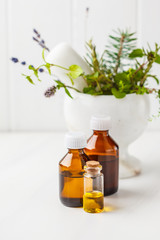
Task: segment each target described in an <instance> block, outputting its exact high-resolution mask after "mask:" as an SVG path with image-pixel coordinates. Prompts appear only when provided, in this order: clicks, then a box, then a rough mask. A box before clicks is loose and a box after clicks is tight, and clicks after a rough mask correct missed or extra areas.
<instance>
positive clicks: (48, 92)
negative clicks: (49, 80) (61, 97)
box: [44, 86, 57, 98]
mask: <svg viewBox="0 0 160 240" xmlns="http://www.w3.org/2000/svg"><path fill="white" fill-rule="evenodd" d="M56 89H57V88H56V87H55V86H52V87H50V88H48V89H47V90H46V91H45V93H44V95H45V97H48V98H49V97H51V96H54V94H55V93H56Z"/></svg>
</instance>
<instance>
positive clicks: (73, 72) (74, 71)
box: [68, 65, 83, 79]
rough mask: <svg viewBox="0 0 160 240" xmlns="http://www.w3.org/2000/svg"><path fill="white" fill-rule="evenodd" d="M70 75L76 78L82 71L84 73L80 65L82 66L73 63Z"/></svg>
mask: <svg viewBox="0 0 160 240" xmlns="http://www.w3.org/2000/svg"><path fill="white" fill-rule="evenodd" d="M69 70H70V71H69V73H68V74H69V75H70V77H71V78H72V79H76V78H78V77H79V76H80V75H81V74H82V73H83V70H82V68H81V67H80V66H78V65H71V66H70V67H69Z"/></svg>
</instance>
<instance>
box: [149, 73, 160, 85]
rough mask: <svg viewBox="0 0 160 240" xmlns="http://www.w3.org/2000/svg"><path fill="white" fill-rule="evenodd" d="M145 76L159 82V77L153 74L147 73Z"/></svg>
mask: <svg viewBox="0 0 160 240" xmlns="http://www.w3.org/2000/svg"><path fill="white" fill-rule="evenodd" d="M147 77H151V78H153V79H155V80H156V82H157V84H159V79H158V78H157V77H156V76H155V75H151V74H148V75H147Z"/></svg>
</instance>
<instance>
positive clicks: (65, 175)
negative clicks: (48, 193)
mask: <svg viewBox="0 0 160 240" xmlns="http://www.w3.org/2000/svg"><path fill="white" fill-rule="evenodd" d="M86 145H87V141H86V138H85V136H84V135H83V134H82V133H68V134H67V135H66V146H67V148H68V153H67V154H66V155H65V156H64V157H63V159H62V160H61V161H60V163H59V179H60V200H61V202H62V203H63V204H64V205H65V206H67V207H81V206H83V193H84V179H83V174H84V166H85V162H86V161H88V157H87V156H86V154H85V153H84V150H83V149H84V147H86Z"/></svg>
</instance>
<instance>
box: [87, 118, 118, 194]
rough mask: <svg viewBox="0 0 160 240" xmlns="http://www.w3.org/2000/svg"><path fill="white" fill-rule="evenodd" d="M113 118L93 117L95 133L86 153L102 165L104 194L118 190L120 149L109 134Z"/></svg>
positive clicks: (92, 124)
mask: <svg viewBox="0 0 160 240" xmlns="http://www.w3.org/2000/svg"><path fill="white" fill-rule="evenodd" d="M110 125H111V120H110V118H109V117H92V119H91V129H93V135H92V136H91V137H90V138H89V139H88V143H87V147H86V148H85V153H86V154H87V155H88V157H89V158H90V160H94V161H98V162H99V163H100V164H101V165H102V173H103V174H104V196H108V195H111V194H113V193H115V192H117V191H118V172H119V149H118V145H117V144H116V142H115V141H114V140H113V139H112V138H111V136H110V135H109V129H110Z"/></svg>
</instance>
